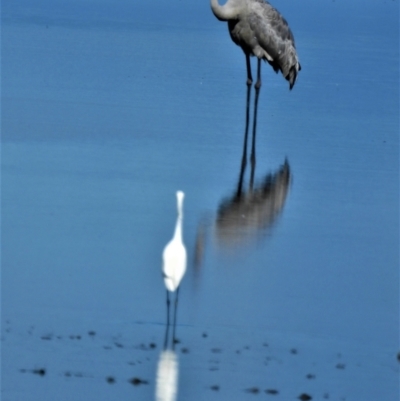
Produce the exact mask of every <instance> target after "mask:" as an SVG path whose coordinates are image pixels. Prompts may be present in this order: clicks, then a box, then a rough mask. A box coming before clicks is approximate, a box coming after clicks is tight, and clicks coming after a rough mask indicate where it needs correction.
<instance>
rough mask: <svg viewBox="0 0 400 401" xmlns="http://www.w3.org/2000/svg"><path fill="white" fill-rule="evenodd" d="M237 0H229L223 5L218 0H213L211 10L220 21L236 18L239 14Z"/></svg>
mask: <svg viewBox="0 0 400 401" xmlns="http://www.w3.org/2000/svg"><path fill="white" fill-rule="evenodd" d="M236 3H237V0H228V1H227V2H226V3H225V4H224V5H223V6H221V5H220V4H219V3H218V0H211V10H212V12H213V13H214V15H215V16H216V17H217V18H218V19H219V20H220V21H228V20H232V19H236V18H237V16H238V14H239V7H237V4H236Z"/></svg>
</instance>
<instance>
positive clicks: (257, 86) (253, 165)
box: [250, 59, 261, 190]
mask: <svg viewBox="0 0 400 401" xmlns="http://www.w3.org/2000/svg"><path fill="white" fill-rule="evenodd" d="M260 64H261V60H260V59H258V65H257V82H256V84H255V85H254V86H255V90H256V95H255V98H254V118H253V137H252V142H251V156H250V162H251V175H250V190H252V189H253V184H254V172H255V169H256V133H257V109H258V96H259V94H260V87H261V77H260V70H261V65H260Z"/></svg>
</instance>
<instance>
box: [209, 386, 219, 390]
mask: <svg viewBox="0 0 400 401" xmlns="http://www.w3.org/2000/svg"><path fill="white" fill-rule="evenodd" d="M210 388H211V390H213V391H219V386H218V384H214V385H213V386H211V387H210Z"/></svg>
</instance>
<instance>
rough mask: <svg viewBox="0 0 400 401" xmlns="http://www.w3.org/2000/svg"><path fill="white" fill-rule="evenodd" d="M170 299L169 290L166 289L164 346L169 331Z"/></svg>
mask: <svg viewBox="0 0 400 401" xmlns="http://www.w3.org/2000/svg"><path fill="white" fill-rule="evenodd" d="M170 303H171V302H170V300H169V291H168V290H167V325H166V327H165V338H164V348H165V349H166V348H167V345H168V332H169V306H170Z"/></svg>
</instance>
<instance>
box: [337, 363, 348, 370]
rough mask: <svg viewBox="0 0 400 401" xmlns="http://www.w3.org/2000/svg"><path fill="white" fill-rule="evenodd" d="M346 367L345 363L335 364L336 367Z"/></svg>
mask: <svg viewBox="0 0 400 401" xmlns="http://www.w3.org/2000/svg"><path fill="white" fill-rule="evenodd" d="M345 368H346V365H345V364H344V363H338V364H337V365H336V369H342V370H343V369H345Z"/></svg>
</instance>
